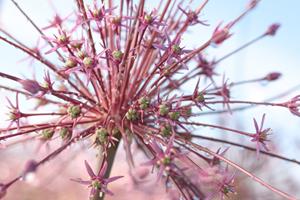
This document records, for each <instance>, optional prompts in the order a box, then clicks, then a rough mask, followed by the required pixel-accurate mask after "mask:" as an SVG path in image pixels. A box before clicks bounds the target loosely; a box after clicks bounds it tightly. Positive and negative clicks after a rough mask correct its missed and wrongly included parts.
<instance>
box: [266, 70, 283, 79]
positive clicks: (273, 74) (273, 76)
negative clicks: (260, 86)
mask: <svg viewBox="0 0 300 200" xmlns="http://www.w3.org/2000/svg"><path fill="white" fill-rule="evenodd" d="M280 77H281V73H279V72H271V73H269V74H268V75H267V76H266V77H265V78H264V79H265V80H267V81H275V80H277V79H279V78H280Z"/></svg>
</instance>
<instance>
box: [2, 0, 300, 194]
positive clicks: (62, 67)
mask: <svg viewBox="0 0 300 200" xmlns="http://www.w3.org/2000/svg"><path fill="white" fill-rule="evenodd" d="M11 2H12V3H13V4H14V5H15V6H16V8H18V10H19V11H20V12H21V13H22V14H23V15H24V17H26V18H27V20H28V21H29V23H30V24H31V25H32V26H33V28H34V29H36V30H37V31H38V32H39V33H40V35H41V38H42V39H43V41H44V42H45V43H46V44H47V45H48V48H47V47H46V48H45V49H41V48H40V47H39V46H37V47H35V48H31V47H29V46H26V45H25V44H24V43H22V41H19V40H18V39H17V38H15V37H14V36H13V35H11V34H9V33H8V32H6V31H5V30H4V29H2V28H1V32H2V34H1V36H0V40H1V42H4V43H7V44H9V45H11V46H12V47H13V48H17V49H19V50H20V51H22V52H23V53H25V54H27V55H28V56H30V57H31V58H33V59H34V60H36V61H38V62H39V63H40V65H42V66H44V67H46V69H47V71H46V72H45V75H44V79H43V80H38V79H37V80H36V79H23V78H20V77H18V76H15V75H12V74H7V73H3V72H0V77H1V78H5V79H8V80H10V81H14V82H17V83H19V84H20V87H22V88H11V87H9V86H4V85H1V86H0V87H1V88H3V89H6V90H9V91H11V92H12V93H15V99H8V106H9V109H10V112H9V120H10V124H9V125H8V127H3V128H2V129H1V135H0V142H1V146H2V147H3V148H6V146H5V145H6V142H7V141H9V140H15V141H16V142H18V141H19V142H20V143H22V141H24V137H25V138H27V137H28V138H31V139H32V140H40V141H41V143H42V144H49V143H51V142H52V140H54V139H55V138H58V137H60V138H61V140H62V141H63V143H62V145H61V146H60V147H59V148H58V149H56V150H55V151H53V152H52V153H50V154H49V155H47V156H46V157H44V158H43V159H41V160H35V159H32V160H29V161H28V162H27V164H26V166H25V167H24V170H23V171H22V172H20V173H19V175H17V176H16V177H15V179H13V180H7V182H4V183H1V184H0V198H3V197H4V196H5V194H6V193H7V190H8V189H9V188H10V187H11V186H12V185H13V184H14V183H15V182H17V181H19V180H20V179H24V178H26V176H28V174H30V173H34V172H35V171H36V170H37V169H38V168H39V167H41V165H43V164H44V163H45V162H49V161H51V159H53V158H54V157H56V156H59V154H60V153H61V152H62V151H64V150H66V149H67V148H68V147H69V146H70V145H71V144H74V143H75V144H76V143H77V142H78V141H83V140H86V141H88V142H89V143H90V146H91V148H95V149H99V150H100V151H101V156H100V160H99V166H100V169H99V171H96V170H94V169H92V167H91V166H90V165H89V163H88V162H87V161H85V166H86V170H87V173H88V175H89V177H90V178H89V179H88V180H86V179H78V178H77V179H76V178H75V179H74V178H72V177H70V178H72V180H74V181H76V182H79V183H81V184H84V185H87V186H88V187H89V188H90V189H91V193H90V198H91V199H95V200H96V199H103V198H104V197H105V195H106V194H108V195H112V194H113V191H111V190H110V189H109V184H110V183H111V182H112V181H118V179H120V178H122V174H120V176H115V177H110V171H111V167H112V165H113V163H117V162H118V160H115V159H114V158H115V155H116V151H117V147H118V145H119V143H120V142H121V141H122V144H123V146H124V148H123V149H124V151H125V152H126V158H127V162H128V165H129V167H130V169H131V170H133V169H134V168H135V167H137V160H136V158H135V154H134V153H133V151H132V143H136V144H137V145H138V147H139V148H140V150H141V151H143V152H144V153H145V155H146V157H148V159H149V161H148V162H145V163H143V164H142V165H145V166H146V165H150V166H153V169H154V171H156V172H157V181H160V182H164V183H165V184H166V188H167V189H170V190H171V189H177V190H178V195H179V196H178V198H183V199H213V198H216V197H220V198H224V197H226V196H227V195H229V194H230V193H236V191H235V188H234V179H235V174H236V173H238V172H240V173H243V174H245V175H247V176H248V177H250V178H251V179H253V181H255V182H258V183H260V184H261V185H262V186H263V187H266V188H268V189H269V190H271V191H272V192H274V193H275V194H277V195H279V196H281V197H283V198H286V199H295V198H294V197H293V196H291V195H289V194H287V193H285V192H283V191H281V190H279V189H277V188H275V187H273V186H272V185H270V184H268V183H266V182H265V181H263V180H262V179H260V178H259V177H256V176H255V175H254V174H252V173H250V172H249V171H247V170H246V169H244V168H242V167H241V166H240V165H239V164H238V163H234V162H232V161H230V160H229V159H227V158H226V157H225V153H226V151H227V149H225V150H221V149H219V150H218V151H217V152H215V151H213V150H212V149H210V148H208V147H205V146H202V145H199V144H198V143H196V141H195V139H202V140H209V141H214V142H222V143H227V144H229V145H233V146H240V147H243V148H245V149H247V150H249V151H256V152H257V154H256V155H257V156H256V157H253V158H252V159H257V158H258V157H259V156H260V154H266V155H268V156H271V157H277V158H280V159H283V160H285V161H288V162H294V163H298V164H299V162H298V161H296V160H292V159H288V158H285V157H283V156H280V155H277V154H274V153H272V152H269V148H268V142H269V134H270V130H271V129H270V128H264V126H263V125H264V121H265V119H266V115H265V114H262V118H261V120H257V119H254V124H253V127H254V128H253V130H254V131H253V132H246V131H243V130H238V129H233V128H229V127H225V126H223V125H218V124H216V123H204V122H202V121H201V119H200V118H199V116H201V114H202V112H203V110H207V111H208V112H209V113H210V114H215V115H218V114H219V113H220V112H230V113H231V114H234V113H235V111H236V110H241V109H247V108H248V107H247V106H246V107H239V108H237V107H235V108H233V107H234V106H235V105H236V104H244V105H263V106H273V107H274V108H276V107H282V108H286V109H288V110H289V111H290V112H291V113H292V114H294V115H296V116H299V115H300V114H299V96H296V97H295V98H292V99H291V100H288V101H286V102H278V103H270V102H255V101H249V100H247V99H246V100H239V99H233V98H231V89H232V88H233V87H236V86H239V85H242V84H251V83H257V82H272V81H275V80H277V79H278V78H279V77H280V75H281V74H280V73H278V72H270V73H269V74H267V75H266V76H264V77H259V78H255V79H251V80H244V81H241V82H231V83H229V82H228V81H227V80H226V79H225V76H223V81H222V82H221V84H219V78H218V73H217V71H216V70H217V66H218V64H219V63H221V61H223V60H225V59H226V58H228V57H230V56H232V55H234V54H235V53H236V52H238V51H240V50H242V49H244V48H246V47H247V46H249V45H251V44H253V43H254V42H257V41H259V40H260V39H262V38H265V37H271V36H274V35H275V34H276V31H277V30H278V28H279V26H280V25H279V24H277V23H274V24H272V25H270V26H269V27H268V28H267V29H266V30H264V31H262V34H261V35H259V36H258V37H256V38H254V39H253V40H251V41H250V42H248V43H246V44H244V45H242V46H241V47H240V48H238V49H237V50H235V51H233V52H229V53H228V54H227V55H225V56H224V57H221V58H219V59H214V60H209V58H208V57H207V56H206V54H205V53H204V52H205V51H206V50H207V49H208V48H210V47H212V46H213V47H218V46H220V45H222V44H223V43H224V42H227V40H228V39H229V38H230V37H232V32H231V29H232V28H233V27H234V26H235V25H236V24H237V23H238V22H239V21H240V20H242V19H243V18H244V17H245V16H246V15H247V14H248V13H249V12H250V11H251V10H253V9H254V8H255V7H256V6H257V4H258V3H259V1H258V0H251V1H250V2H249V4H248V5H247V6H246V8H245V10H244V11H242V12H241V14H240V15H239V16H237V17H236V18H235V19H233V20H232V21H230V22H228V23H226V24H225V25H222V24H219V25H217V26H216V28H215V30H214V31H213V33H212V35H211V37H210V38H208V39H207V41H206V42H204V43H203V44H197V45H198V47H197V48H195V49H185V48H184V44H182V43H181V38H182V36H183V35H184V34H186V32H187V30H188V29H189V28H190V27H191V26H196V25H197V26H207V25H208V24H207V22H206V21H204V20H203V19H201V18H200V17H199V15H200V13H201V11H202V10H203V9H204V8H205V6H206V4H207V3H208V0H204V1H203V2H201V3H200V5H199V7H197V8H193V9H192V8H190V6H189V4H188V3H185V2H183V1H182V2H179V3H177V1H171V0H164V1H160V3H158V4H157V7H156V9H153V10H147V8H146V7H145V0H140V1H137V2H134V1H131V0H126V1H125V0H120V1H112V0H108V1H107V2H103V1H93V3H92V5H87V4H86V3H85V2H84V0H76V1H75V4H76V6H77V8H78V9H77V11H75V12H74V13H72V14H70V15H68V14H65V15H63V16H62V15H60V14H59V13H56V14H55V17H54V18H53V20H52V21H51V22H50V24H48V25H45V27H44V28H40V27H38V26H37V25H36V24H35V22H34V21H33V20H32V19H31V17H30V13H27V12H26V11H25V10H23V9H22V7H21V6H20V5H19V4H18V3H17V2H16V1H15V0H11ZM65 16H67V17H65ZM12 23H13V21H12ZM49 30H53V31H54V34H53V35H51V34H50V32H49ZM53 55H54V56H56V58H57V59H56V60H54V59H53ZM51 56H52V57H51ZM50 57H51V59H50ZM195 80H196V81H195ZM202 80H207V81H206V82H205V81H202ZM193 83H195V84H193ZM186 87H188V88H189V89H190V90H188V91H187V90H185V89H186ZM20 95H24V96H26V97H28V98H33V99H37V100H38V102H39V103H38V105H37V106H36V111H35V112H26V111H25V110H23V109H22V107H21V106H20V104H22V102H19V96H20ZM46 105H47V106H48V108H49V107H50V108H51V109H52V111H51V112H49V111H45V110H44V107H45V106H46ZM37 116H44V117H47V118H48V120H47V121H46V122H42V121H41V122H36V120H35V121H33V120H31V119H32V118H34V117H37ZM194 127H211V128H215V129H219V130H221V131H223V132H224V134H227V133H228V134H235V135H237V136H243V137H245V138H247V139H248V140H249V141H252V142H253V144H254V145H255V148H253V147H248V146H245V145H242V144H237V143H234V142H231V141H225V140H223V139H217V138H211V137H209V136H199V135H198V134H197V132H195V131H194V130H193V128H194ZM18 138H20V139H18ZM7 148H8V147H7ZM95 159H98V158H95ZM199 160H201V162H199ZM139 164H140V163H139ZM229 166H230V167H229ZM131 175H132V176H133V178H134V177H135V176H138V175H136V174H134V173H131ZM204 185H205V186H204Z"/></svg>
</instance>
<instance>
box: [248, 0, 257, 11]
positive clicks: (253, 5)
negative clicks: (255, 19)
mask: <svg viewBox="0 0 300 200" xmlns="http://www.w3.org/2000/svg"><path fill="white" fill-rule="evenodd" d="M257 4H258V0H251V1H250V2H249V4H248V9H253V8H255V7H256V5H257Z"/></svg>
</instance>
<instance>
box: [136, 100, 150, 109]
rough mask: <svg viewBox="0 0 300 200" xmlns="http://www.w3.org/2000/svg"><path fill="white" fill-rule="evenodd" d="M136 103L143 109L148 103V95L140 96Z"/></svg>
mask: <svg viewBox="0 0 300 200" xmlns="http://www.w3.org/2000/svg"><path fill="white" fill-rule="evenodd" d="M138 103H139V104H140V109H142V110H145V109H147V108H148V107H149V105H150V99H149V98H148V97H142V98H140V99H139V101H138Z"/></svg>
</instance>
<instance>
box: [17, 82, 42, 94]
mask: <svg viewBox="0 0 300 200" xmlns="http://www.w3.org/2000/svg"><path fill="white" fill-rule="evenodd" d="M19 83H21V84H22V86H23V89H24V90H26V91H28V92H30V93H31V94H36V93H38V92H40V91H41V90H42V87H41V86H40V84H39V83H38V82H37V81H33V80H29V79H26V80H20V81H19Z"/></svg>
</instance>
